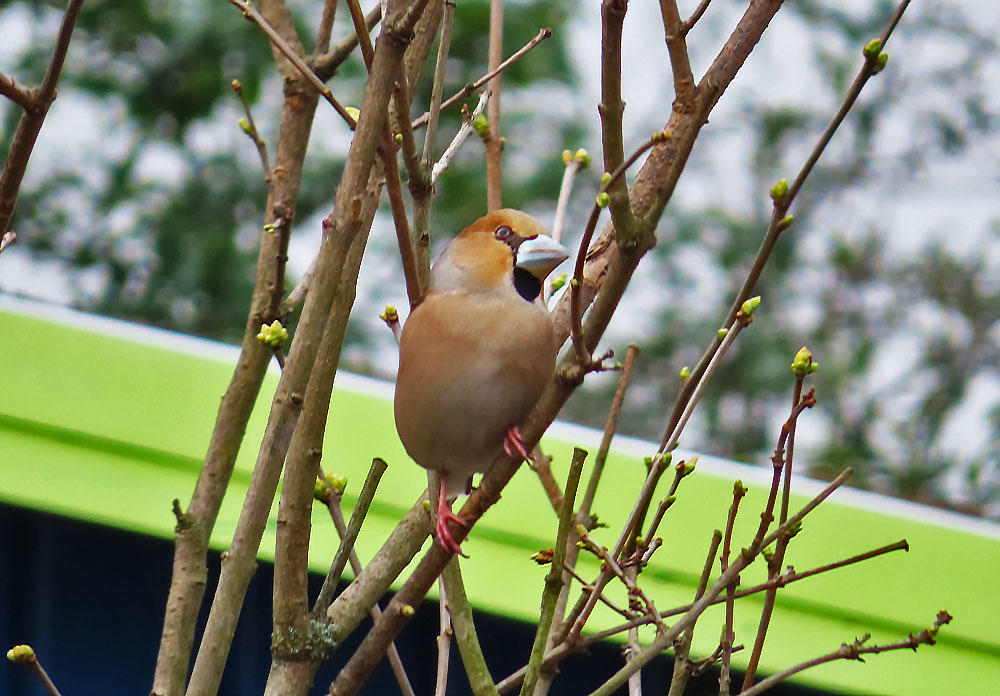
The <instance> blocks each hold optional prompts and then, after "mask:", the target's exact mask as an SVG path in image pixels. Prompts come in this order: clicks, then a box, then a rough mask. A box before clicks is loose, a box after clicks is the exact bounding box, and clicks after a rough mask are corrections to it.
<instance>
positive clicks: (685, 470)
mask: <svg viewBox="0 0 1000 696" xmlns="http://www.w3.org/2000/svg"><path fill="white" fill-rule="evenodd" d="M697 464H698V457H691V459H689V460H687V461H686V462H685V461H680V462H677V475H678V476H680V477H681V478H684V477H685V476H690V475H691V474H693V473H694V468H695V466H696V465H697Z"/></svg>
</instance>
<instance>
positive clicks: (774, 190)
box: [771, 179, 788, 203]
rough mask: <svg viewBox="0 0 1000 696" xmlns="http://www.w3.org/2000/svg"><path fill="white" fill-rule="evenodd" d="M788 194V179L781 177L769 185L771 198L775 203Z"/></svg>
mask: <svg viewBox="0 0 1000 696" xmlns="http://www.w3.org/2000/svg"><path fill="white" fill-rule="evenodd" d="M787 195H788V179H781V180H780V181H778V182H777V183H776V184H775V185H774V186H772V187H771V200H772V201H774V202H775V203H781V201H783V200H784V198H785V196H787Z"/></svg>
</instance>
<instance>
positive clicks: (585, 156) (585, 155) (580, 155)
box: [573, 147, 590, 169]
mask: <svg viewBox="0 0 1000 696" xmlns="http://www.w3.org/2000/svg"><path fill="white" fill-rule="evenodd" d="M573 159H575V160H576V161H577V162H579V163H580V169H586V168H587V167H589V166H590V153H589V152H587V151H586V150H584V149H583V148H582V147H581V148H580V149H579V150H577V151H576V152H575V153H574V154H573Z"/></svg>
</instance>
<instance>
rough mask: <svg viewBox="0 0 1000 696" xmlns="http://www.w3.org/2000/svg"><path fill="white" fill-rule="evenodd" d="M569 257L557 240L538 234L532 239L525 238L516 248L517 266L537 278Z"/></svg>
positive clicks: (543, 276) (540, 278)
mask: <svg viewBox="0 0 1000 696" xmlns="http://www.w3.org/2000/svg"><path fill="white" fill-rule="evenodd" d="M568 258H569V252H568V251H567V250H566V247H564V246H563V245H562V244H560V243H559V242H557V241H555V240H553V239H552V238H551V237H547V236H545V235H544V234H540V235H538V236H537V237H535V238H534V239H526V240H525V241H523V242H521V245H520V246H519V247H518V248H517V267H518V268H523V269H524V270H526V271H528V272H529V273H531V275H533V276H535V277H536V278H538V279H539V280H545V277H546V276H547V275H548V274H549V273H551V272H552V269H553V268H555V267H556V266H558V265H559V264H561V263H562V262H563V261H565V260H566V259H568Z"/></svg>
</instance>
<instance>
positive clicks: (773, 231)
mask: <svg viewBox="0 0 1000 696" xmlns="http://www.w3.org/2000/svg"><path fill="white" fill-rule="evenodd" d="M909 4H910V3H909V0H903V1H902V2H900V3H899V5H898V6H897V7H896V11H895V13H894V14H893V16H892V19H890V21H889V23H888V24H887V25H886V27H885V29H884V30H883V31H882V36H881V39H880V46H883V47H884V46H885V44H886V42H887V41H888V40H889V37H890V36H891V34H892V31H893V29H895V27H896V25H897V24H898V23H899V20H900V18H901V17H902V15H903V12H904V11H905V10H906V7H907V6H908V5H909ZM754 7H755V6H754V4H751V6H750V9H748V10H747V14H746V15H744V19H746V17H747V15H749V14H750V13H751V12H753V11H754ZM775 9H777V8H775ZM772 14H773V13H772ZM737 32H739V28H737ZM737 32H734V36H735V35H736V33H737ZM727 47H728V44H727ZM725 53H726V49H723V53H721V54H720V55H719V57H718V58H716V60H715V63H713V64H712V68H710V69H709V71H708V73H706V76H705V78H703V79H702V81H701V82H700V83H699V85H698V92H699V94H700V95H701V97H702V100H703V101H706V100H707V101H712V103H714V101H717V100H718V98H719V96H720V95H721V92H720V91H719V89H720V87H719V83H717V82H716V81H715V79H716V78H715V77H714V76H713V73H716V72H718V73H720V74H727V73H728V70H729V69H730V68H729V66H730V60H729V59H724V58H723V55H724V54H725ZM876 59H877V52H876V55H875V56H872V57H871V58H866V59H865V62H864V64H863V65H862V66H861V69H860V70H859V72H858V74H857V77H856V78H855V80H854V83H853V84H852V85H851V87H850V89H849V90H848V92H847V94H846V95H845V96H844V100H843V102H841V105H840V107H839V108H838V109H837V113H836V114H835V115H834V117H833V120H831V121H830V124H829V125H828V126H827V128H826V130H825V131H824V132H823V134H822V135H821V136H820V138H819V140H818V141H817V143H816V145H815V146H814V147H813V149H812V152H810V154H809V156H808V157H807V158H806V162H805V164H803V165H802V168H801V169H800V170H799V173H798V175H797V176H796V177H795V180H794V182H793V183H792V185H791V186H789V187H788V188H787V189H786V191H785V192H784V193H782V194H781V195H780V196H776V197H775V198H774V208H773V211H772V214H771V221H770V223H769V224H768V228H767V232H766V233H765V234H764V238H763V240H762V241H761V245H760V249H759V250H758V251H757V255H756V257H754V260H753V263H752V264H751V267H750V270H749V271H748V273H747V276H746V279H745V280H744V281H743V286H742V287H741V288H740V291H739V293H737V295H736V299H735V300H734V301H733V304H732V306H731V307H730V308H729V313H728V314H727V315H726V316H727V318H726V321H725V322H723V323H724V324H728V323H729V322H731V321H732V318H733V317H735V316H736V312H737V311H739V308H740V305H742V304H743V302H744V301H746V299H747V298H748V297H750V295H751V294H752V293H753V289H754V287H755V286H756V285H757V281H758V279H759V278H760V274H761V273H762V272H763V270H764V266H765V265H766V264H767V261H768V259H770V257H771V252H772V251H773V250H774V246H775V244H777V242H778V237H779V236H780V235H781V233H782V232H783V231H784V230H786V229H788V227H790V226H791V224H792V217H791V216H788V215H787V213H788V210H789V208H790V207H791V204H792V202H793V201H794V200H795V196H796V195H797V194H798V192H799V190H800V189H801V188H802V185H803V184H804V183H805V181H806V179H807V178H808V177H809V174H810V173H811V172H812V169H813V167H814V166H815V164H816V162H818V161H819V158H820V156H821V155H822V154H823V151H824V150H825V149H826V146H827V145H828V144H829V143H830V140H831V139H832V138H833V135H834V133H836V131H837V128H838V127H839V126H840V124H841V123H842V122H843V120H844V118H845V117H846V116H847V113H848V112H849V111H850V110H851V107H853V106H854V102H855V101H857V98H858V96H859V95H860V94H861V90H862V89H863V88H864V86H865V84H867V82H868V80H869V79H870V78H871V77H872V75H874V74H876V72H877V63H876ZM774 192H775V193H776V191H774ZM718 346H719V341H718V340H713V341H712V343H710V344H709V346H708V348H707V349H706V351H705V353H704V354H703V355H702V356H701V359H700V360H699V361H698V364H697V365H696V366H695V368H694V369H693V370H692V372H691V375H692V380H691V381H689V382H688V386H687V387H685V388H684V389H682V390H681V392H680V394H678V395H677V400H676V401H675V402H674V407H673V412H672V414H671V416H670V422H671V423H673V422H675V421H676V419H677V418H679V417H680V413H681V412H682V411H683V409H684V404H685V402H686V401H687V399H688V398H690V389H691V385H692V384H693V382H694V380H695V379H696V378H697V376H698V375H699V374H700V372H701V371H702V370H704V369H705V366H706V365H707V364H708V362H709V361H710V360H711V357H712V354H713V353H714V352H715V351H716V350H718ZM668 429H669V428H668ZM664 444H666V443H664Z"/></svg>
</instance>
